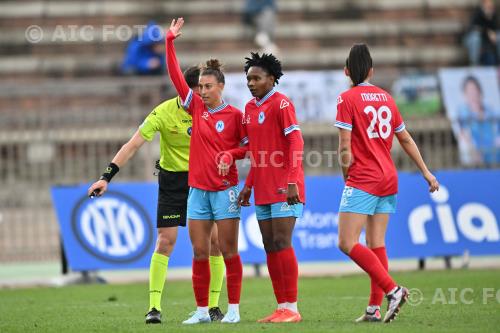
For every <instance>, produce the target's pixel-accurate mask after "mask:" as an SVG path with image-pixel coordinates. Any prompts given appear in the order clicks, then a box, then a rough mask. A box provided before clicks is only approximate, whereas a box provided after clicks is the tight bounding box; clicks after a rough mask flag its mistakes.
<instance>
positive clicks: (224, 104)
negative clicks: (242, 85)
mask: <svg viewBox="0 0 500 333" xmlns="http://www.w3.org/2000/svg"><path fill="white" fill-rule="evenodd" d="M226 106H227V103H226V101H224V100H222V104H221V105H219V106H218V107H216V108H213V109H211V108H209V107H208V106H207V109H208V112H210V113H216V112H219V111H221V110H224V109H225V108H226Z"/></svg>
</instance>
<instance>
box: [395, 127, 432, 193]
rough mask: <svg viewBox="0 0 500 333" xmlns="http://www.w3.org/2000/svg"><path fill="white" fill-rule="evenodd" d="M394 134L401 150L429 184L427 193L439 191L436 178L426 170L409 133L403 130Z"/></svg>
mask: <svg viewBox="0 0 500 333" xmlns="http://www.w3.org/2000/svg"><path fill="white" fill-rule="evenodd" d="M395 134H396V137H397V138H398V141H399V144H400V145H401V147H402V148H403V150H404V151H405V152H406V154H407V155H408V156H410V158H411V159H412V160H413V162H414V163H415V164H416V165H417V167H418V168H419V169H420V172H421V173H422V175H423V176H424V178H425V180H426V181H427V183H428V184H429V191H430V192H434V191H437V190H439V183H438V181H437V179H436V177H434V175H433V174H432V173H431V172H430V171H429V169H428V168H427V165H426V164H425V162H424V159H423V158H422V155H421V154H420V151H419V149H418V147H417V144H416V143H415V141H414V140H413V138H412V137H411V135H410V133H409V132H408V131H407V130H406V129H403V130H402V131H400V132H396V133H395Z"/></svg>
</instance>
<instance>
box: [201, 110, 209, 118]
mask: <svg viewBox="0 0 500 333" xmlns="http://www.w3.org/2000/svg"><path fill="white" fill-rule="evenodd" d="M201 117H202V118H203V119H205V120H208V112H207V111H205V112H203V115H202V116H201Z"/></svg>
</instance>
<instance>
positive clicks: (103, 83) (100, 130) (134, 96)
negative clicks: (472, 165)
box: [0, 77, 461, 262]
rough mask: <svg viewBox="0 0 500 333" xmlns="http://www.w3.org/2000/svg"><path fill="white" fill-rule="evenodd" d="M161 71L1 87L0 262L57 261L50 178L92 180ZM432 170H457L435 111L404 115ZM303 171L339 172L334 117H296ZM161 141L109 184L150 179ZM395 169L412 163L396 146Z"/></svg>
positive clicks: (141, 114) (153, 91)
mask: <svg viewBox="0 0 500 333" xmlns="http://www.w3.org/2000/svg"><path fill="white" fill-rule="evenodd" d="M166 82H168V80H167V79H166V78H163V77H161V78H133V79H132V78H119V79H113V80H102V79H101V80H72V81H67V82H66V81H64V80H61V81H44V82H42V83H38V84H35V83H30V84H20V83H15V84H2V85H0V184H1V185H2V186H0V262H11V261H44V260H57V258H58V257H59V250H60V248H59V230H58V225H57V221H56V217H55V214H54V211H53V209H52V202H51V196H50V187H51V186H52V185H56V184H57V185H68V184H76V183H82V182H91V181H94V180H95V179H96V178H97V177H98V176H99V175H100V174H101V173H102V170H103V168H104V167H105V166H106V165H107V164H108V162H109V160H110V159H111V158H112V157H113V156H114V154H115V153H116V152H117V151H118V149H119V148H120V147H121V145H122V144H123V143H125V142H126V141H127V140H128V139H129V138H130V136H131V134H132V133H133V132H134V131H135V130H136V129H137V127H138V126H139V125H140V124H141V123H142V121H143V119H144V118H145V116H146V115H147V114H148V113H149V112H150V110H151V109H152V108H153V107H154V106H155V105H157V104H159V103H160V102H161V101H163V100H164V99H166V98H168V97H171V96H173V92H172V91H171V90H170V88H169V86H167V84H166ZM406 124H407V128H408V129H409V130H410V132H411V133H412V134H413V136H414V138H415V141H416V142H417V144H418V145H419V147H420V149H421V152H422V155H423V156H424V159H425V160H426V162H427V163H428V165H429V167H431V168H432V169H453V168H458V167H461V165H460V160H459V155H458V148H457V143H456V140H455V139H454V136H453V132H452V128H451V125H450V123H449V121H448V120H447V119H446V118H445V117H443V116H439V117H434V118H425V119H410V120H407V121H406ZM301 127H302V133H303V136H304V141H305V149H304V153H305V161H304V166H305V171H306V174H308V175H317V174H331V173H339V172H340V168H339V166H338V162H337V161H338V160H337V156H336V155H335V151H336V150H337V146H338V135H337V130H336V129H335V128H334V127H333V125H332V124H324V123H323V124H302V126H301ZM158 155H159V140H155V141H154V142H153V143H151V144H146V145H145V146H144V147H143V148H142V149H141V150H140V151H139V153H138V156H135V157H134V158H133V159H132V160H131V161H130V162H129V164H128V165H127V166H126V167H125V168H123V169H122V170H121V171H120V173H119V175H117V177H116V181H130V180H136V181H137V180H141V181H153V180H154V179H155V178H154V176H153V171H154V161H155V160H156V159H157V157H158ZM393 157H394V161H395V163H396V166H397V167H398V168H399V169H400V170H410V171H411V170H416V168H415V166H414V165H413V163H412V162H411V160H410V159H409V158H408V157H407V156H406V155H405V153H404V152H403V151H402V150H401V148H400V147H399V145H398V144H397V140H395V143H394V149H393Z"/></svg>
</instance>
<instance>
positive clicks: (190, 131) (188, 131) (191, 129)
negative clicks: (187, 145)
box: [187, 127, 193, 136]
mask: <svg viewBox="0 0 500 333" xmlns="http://www.w3.org/2000/svg"><path fill="white" fill-rule="evenodd" d="M192 132H193V128H192V127H189V128H188V129H187V134H188V135H189V136H191V133H192Z"/></svg>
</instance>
